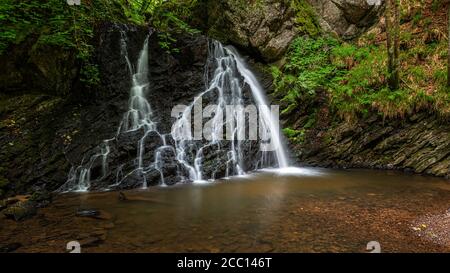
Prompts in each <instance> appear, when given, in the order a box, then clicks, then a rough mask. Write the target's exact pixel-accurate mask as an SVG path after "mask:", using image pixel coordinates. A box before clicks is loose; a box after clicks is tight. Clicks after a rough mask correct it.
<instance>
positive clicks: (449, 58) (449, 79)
mask: <svg viewBox="0 0 450 273" xmlns="http://www.w3.org/2000/svg"><path fill="white" fill-rule="evenodd" d="M447 16H448V38H447V40H448V53H447V87H450V3H449V4H448V14H447Z"/></svg>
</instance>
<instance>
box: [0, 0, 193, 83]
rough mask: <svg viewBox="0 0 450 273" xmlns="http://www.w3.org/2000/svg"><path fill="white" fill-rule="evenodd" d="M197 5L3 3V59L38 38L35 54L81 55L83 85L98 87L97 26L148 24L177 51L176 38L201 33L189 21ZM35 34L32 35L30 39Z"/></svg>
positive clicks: (182, 1)
mask: <svg viewBox="0 0 450 273" xmlns="http://www.w3.org/2000/svg"><path fill="white" fill-rule="evenodd" d="M197 2H198V1H197V0H172V1H165V0H133V1H128V0H96V1H81V5H79V6H69V5H68V4H67V3H66V1H64V0H46V1H42V0H20V1H17V0H2V2H1V3H0V54H2V53H3V52H5V50H7V48H8V47H9V46H10V45H13V44H19V43H21V42H22V41H23V40H25V38H26V37H37V40H36V41H35V45H34V49H35V50H39V48H40V47H48V46H50V47H58V48H64V49H67V50H73V51H74V52H76V57H77V59H78V60H79V61H80V63H81V70H80V80H81V81H82V82H83V83H84V84H86V85H87V86H95V85H97V84H98V83H99V77H100V75H99V70H98V68H97V67H96V65H95V64H93V63H92V60H91V57H92V53H93V51H94V48H93V46H92V44H91V41H92V38H93V35H94V26H95V25H96V24H97V23H98V22H101V21H109V22H128V21H131V22H133V23H136V24H144V23H147V22H150V24H151V25H153V26H154V27H155V28H157V29H158V30H159V34H158V37H159V40H160V45H161V47H162V48H164V49H166V50H167V51H177V49H175V48H172V45H173V43H174V42H175V39H174V36H173V35H174V34H175V33H191V34H192V33H196V32H197V31H196V30H195V29H192V28H191V27H190V26H189V25H188V24H187V23H185V21H186V20H187V19H189V17H190V16H191V15H192V9H193V8H194V7H195V6H196V5H197ZM30 34H33V35H30Z"/></svg>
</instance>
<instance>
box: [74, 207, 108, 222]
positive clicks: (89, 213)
mask: <svg viewBox="0 0 450 273" xmlns="http://www.w3.org/2000/svg"><path fill="white" fill-rule="evenodd" d="M76 215H77V216H78V217H89V218H93V219H99V220H111V219H112V218H113V216H112V214H110V213H109V212H106V211H104V210H95V209H82V210H78V211H77V213H76Z"/></svg>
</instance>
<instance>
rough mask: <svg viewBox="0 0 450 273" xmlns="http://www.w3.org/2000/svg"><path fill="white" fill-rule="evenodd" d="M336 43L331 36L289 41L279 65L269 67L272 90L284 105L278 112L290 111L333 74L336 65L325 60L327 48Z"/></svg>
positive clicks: (287, 112) (314, 92) (327, 56)
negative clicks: (272, 80)
mask: <svg viewBox="0 0 450 273" xmlns="http://www.w3.org/2000/svg"><path fill="white" fill-rule="evenodd" d="M336 45H337V41H336V40H335V39H332V38H323V37H320V38H318V39H312V38H306V37H299V38H297V39H295V40H294V41H293V42H292V44H291V46H290V49H289V53H288V54H287V56H286V64H285V65H284V67H283V69H282V70H280V69H279V68H277V67H272V75H273V78H274V85H275V92H276V94H281V95H282V99H281V102H283V103H284V104H285V105H287V106H286V107H284V109H283V110H282V112H281V114H282V115H285V114H289V113H291V112H292V110H294V109H295V108H296V107H297V106H298V104H299V102H300V101H301V100H308V99H310V98H312V97H314V96H315V94H316V90H317V89H318V88H319V87H321V86H325V85H326V84H327V83H328V82H329V80H330V79H331V78H332V77H333V75H334V72H335V70H336V67H335V66H333V65H332V64H331V62H330V60H329V51H330V50H331V49H332V48H333V47H334V46H336Z"/></svg>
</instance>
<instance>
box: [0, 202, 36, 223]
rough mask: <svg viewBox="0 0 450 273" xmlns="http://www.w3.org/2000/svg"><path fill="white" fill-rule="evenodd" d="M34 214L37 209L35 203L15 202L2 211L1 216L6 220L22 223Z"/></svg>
mask: <svg viewBox="0 0 450 273" xmlns="http://www.w3.org/2000/svg"><path fill="white" fill-rule="evenodd" d="M36 213H37V208H36V206H35V203H34V202H33V201H30V200H27V201H22V202H17V203H15V204H14V205H12V206H9V207H8V208H6V209H5V210H4V211H3V215H5V217H6V218H8V219H12V220H14V221H22V220H24V219H27V218H30V217H32V216H34V215H36Z"/></svg>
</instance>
